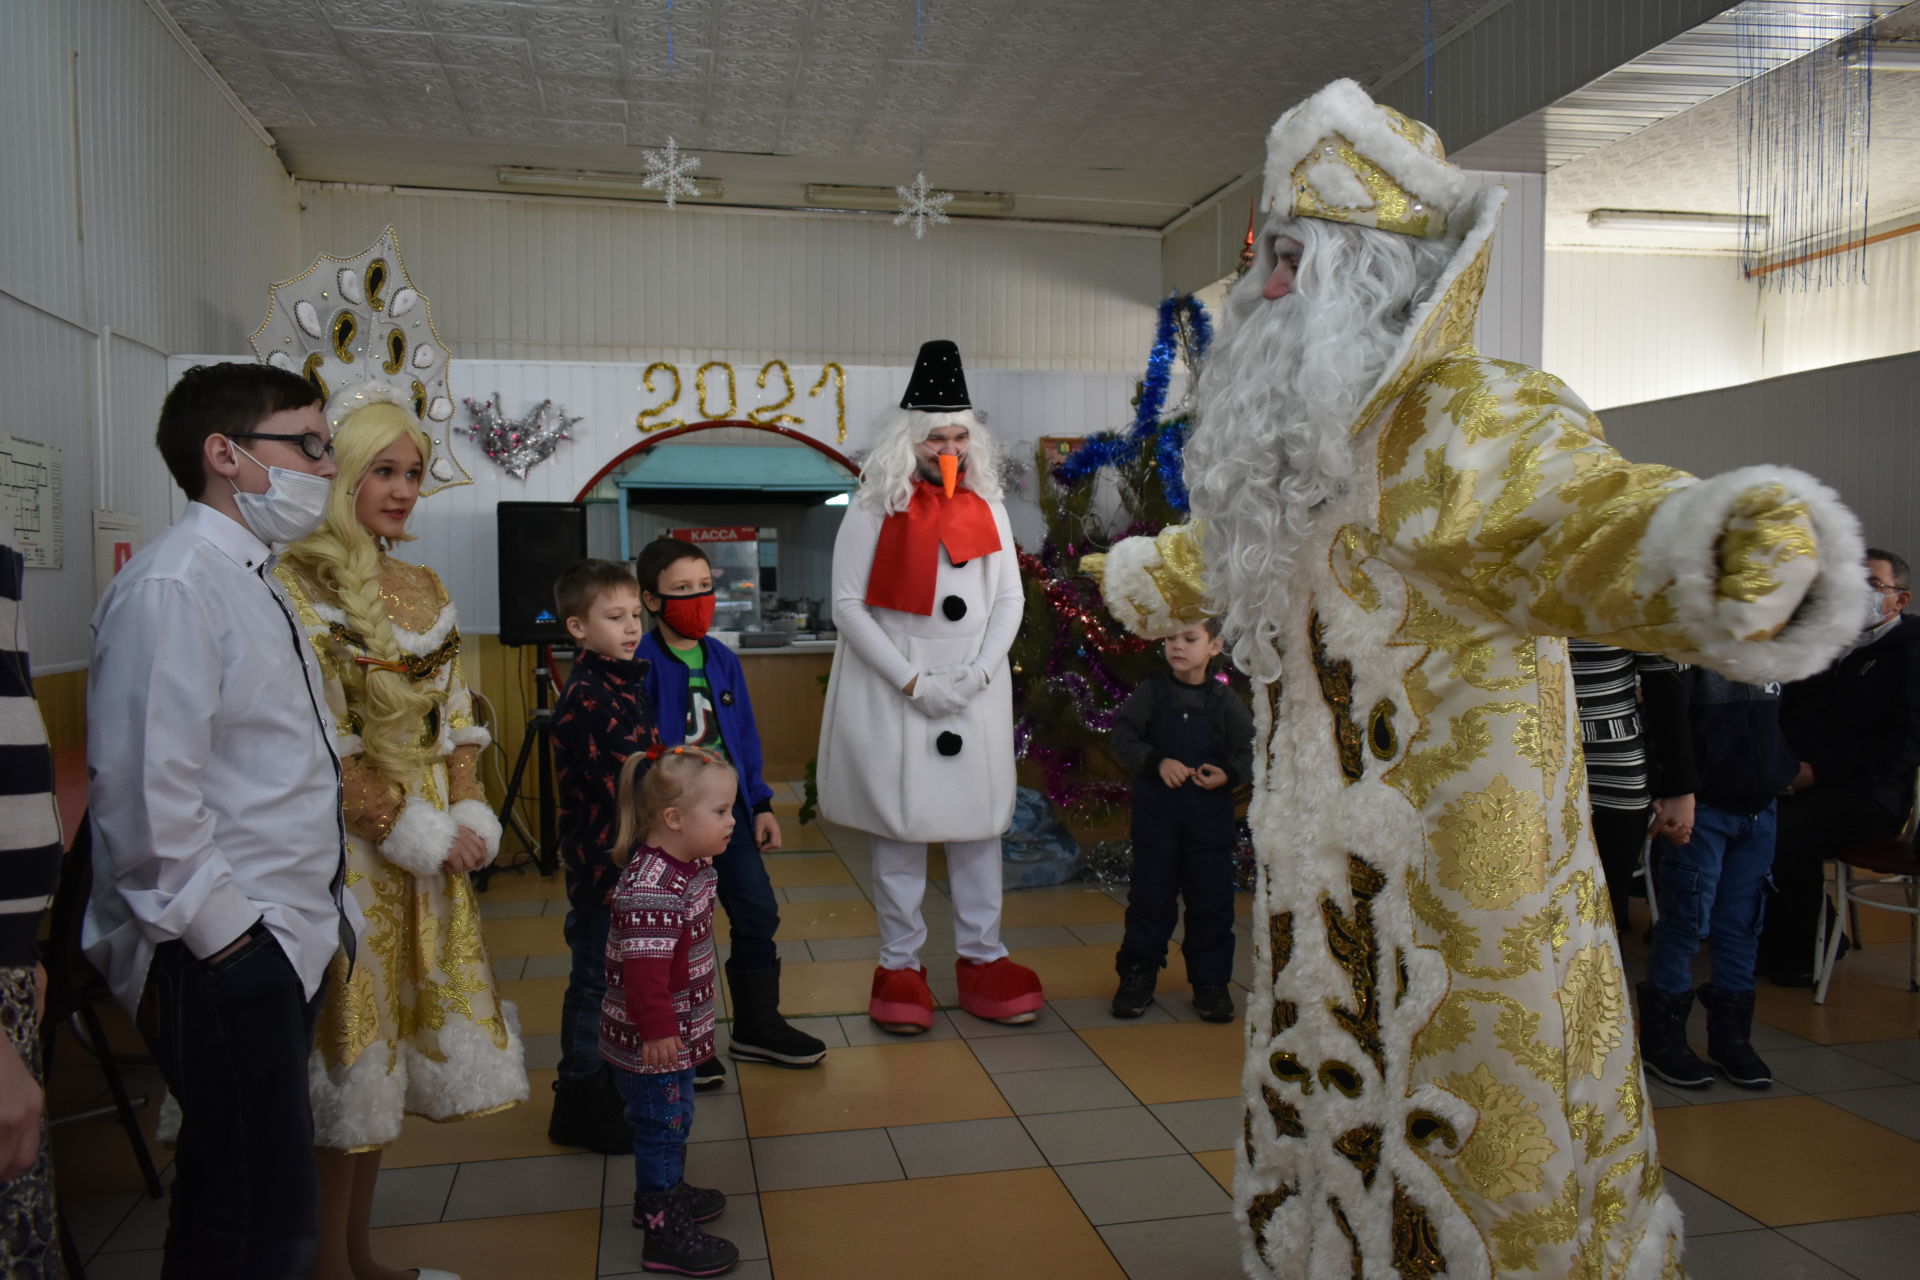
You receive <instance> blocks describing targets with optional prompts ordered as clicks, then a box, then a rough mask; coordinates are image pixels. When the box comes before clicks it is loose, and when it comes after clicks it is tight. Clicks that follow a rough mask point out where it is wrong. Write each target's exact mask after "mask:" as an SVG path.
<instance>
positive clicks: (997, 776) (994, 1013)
mask: <svg viewBox="0 0 1920 1280" xmlns="http://www.w3.org/2000/svg"><path fill="white" fill-rule="evenodd" d="M953 426H959V427H964V428H966V430H967V433H968V442H967V444H966V446H965V449H964V457H963V458H962V457H961V456H960V455H958V454H954V453H951V452H950V453H949V458H950V459H952V460H953V461H952V462H950V463H949V466H951V467H952V470H951V471H949V472H948V475H949V476H950V477H951V478H950V479H947V478H944V477H943V483H935V482H933V481H931V480H930V479H929V477H928V469H929V468H930V467H931V465H932V463H931V461H930V460H923V459H922V457H921V456H920V450H921V449H922V447H923V446H924V445H926V444H927V443H929V441H928V437H929V436H930V434H931V433H933V432H935V431H939V430H940V429H942V428H946V427H953ZM942 461H943V462H945V461H947V460H945V459H943V460H942ZM993 463H994V453H993V443H992V440H991V439H990V438H989V437H988V436H987V434H986V432H985V430H984V429H983V428H982V427H981V425H980V421H979V419H978V418H977V417H976V416H975V414H974V412H973V408H972V404H971V402H970V401H969V400H968V398H967V384H966V375H965V373H964V371H963V370H962V368H961V364H960V352H959V349H958V348H957V347H955V346H954V344H953V343H951V342H945V341H935V342H928V343H926V344H925V345H923V346H922V347H921V348H920V355H919V359H918V360H917V362H916V363H915V365H914V370H913V376H912V378H911V379H910V381H909V382H908V385H907V390H906V394H905V395H903V396H902V397H901V400H900V412H899V413H897V414H890V415H889V416H888V418H887V419H886V420H884V421H883V422H882V423H881V426H880V429H879V433H878V439H877V443H876V445H875V447H874V449H873V451H872V453H870V454H869V455H868V458H867V463H866V466H865V468H864V469H863V471H862V474H861V481H860V490H859V493H858V494H857V496H856V497H855V498H854V501H853V503H852V505H850V506H849V507H848V508H847V514H846V517H845V519H844V520H843V521H842V522H841V525H840V533H839V536H838V538H837V539H836V540H835V542H834V547H833V620H834V623H835V625H836V626H838V628H839V630H840V643H839V646H838V647H837V648H836V649H835V650H834V654H833V670H832V672H831V675H830V677H829V680H828V683H827V707H826V715H825V719H824V720H823V721H822V723H821V726H820V757H819V764H818V767H817V776H818V778H819V787H820V812H821V814H822V816H824V817H825V818H826V819H827V820H828V821H830V822H837V823H839V824H840V825H841V826H845V827H853V828H855V829H857V830H860V831H865V832H868V833H869V834H871V835H872V837H873V871H874V906H875V909H876V911H877V912H878V915H879V918H880V965H879V967H878V968H877V969H876V970H875V972H874V980H873V996H872V1000H871V1002H870V1003H869V1007H868V1012H869V1013H870V1015H871V1016H872V1017H873V1020H874V1021H875V1022H878V1023H880V1024H881V1025H882V1026H884V1027H887V1028H888V1029H889V1030H894V1031H899V1032H902V1033H905V1034H912V1033H913V1032H917V1031H924V1030H926V1029H927V1028H928V1027H930V1026H931V1025H932V1019H933V997H932V994H931V993H930V991H929V989H928V987H927V981H926V971H925V970H924V969H922V968H921V967H920V961H919V953H920V948H921V946H922V944H924V943H925V942H926V939H927V930H926V925H925V923H924V922H923V921H922V919H921V915H920V902H921V899H922V897H923V895H924V894H925V892H926V885H927V842H928V841H932V840H939V841H944V842H945V844H946V851H947V875H948V883H949V887H950V888H951V890H952V894H953V914H954V948H955V950H956V951H957V952H958V954H959V959H958V960H957V961H956V962H955V972H956V976H957V978H958V982H959V992H960V1007H961V1008H963V1009H965V1010H967V1011H968V1012H969V1013H972V1014H974V1015H976V1016H977V1017H982V1018H988V1019H993V1020H996V1021H1008V1022H1030V1021H1032V1020H1033V1018H1034V1016H1035V1014H1036V1012H1037V1011H1038V1010H1039V1008H1040V1005H1041V1004H1042V1003H1043V998H1042V996H1041V992H1040V981H1039V979H1038V978H1037V977H1036V976H1035V975H1034V973H1033V971H1032V970H1031V969H1028V968H1025V967H1024V966H1022V965H1018V964H1015V963H1014V962H1013V961H1011V960H1009V959H1007V949H1006V948H1005V947H1004V946H1002V945H1001V943H1000V892H1001V869H1000V837H1001V835H1002V834H1003V833H1004V832H1005V831H1006V829H1007V827H1008V825H1009V824H1010V823H1011V822H1012V820H1013V786H1014V783H1013V681H1012V677H1011V675H1010V674H1009V672H1008V668H1007V650H1008V648H1009V647H1010V646H1011V645H1012V644H1013V637H1014V633H1015V632H1017V631H1018V630H1019V629H1020V614H1021V610H1022V608H1023V605H1024V601H1023V598H1022V596H1021V590H1020V569H1019V564H1018V561H1017V558H1016V557H1017V551H1016V548H1015V546H1014V541H1013V531H1012V529H1011V527H1010V526H1009V525H1008V523H1007V512H1006V508H1005V507H1003V506H1002V505H1001V504H1000V501H999V498H1000V483H999V479H998V477H997V475H996V474H995V469H994V465H993ZM909 685H911V686H912V690H913V692H912V693H911V694H909V693H907V692H906V690H907V688H908V686H909Z"/></svg>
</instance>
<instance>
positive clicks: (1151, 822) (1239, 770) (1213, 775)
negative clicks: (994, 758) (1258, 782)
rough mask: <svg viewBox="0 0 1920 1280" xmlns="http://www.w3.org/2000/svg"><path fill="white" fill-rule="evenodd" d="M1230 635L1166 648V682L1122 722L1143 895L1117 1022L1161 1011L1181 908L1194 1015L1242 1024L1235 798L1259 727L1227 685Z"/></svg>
mask: <svg viewBox="0 0 1920 1280" xmlns="http://www.w3.org/2000/svg"><path fill="white" fill-rule="evenodd" d="M1220 651H1221V643H1220V623H1219V620H1218V619H1216V618H1209V619H1207V621H1206V622H1205V623H1204V624H1203V625H1200V626H1194V627H1189V628H1187V629H1186V630H1185V631H1182V632H1180V633H1179V634H1178V635H1174V636H1169V637H1168V638H1167V642H1166V656H1167V667H1168V670H1167V671H1165V672H1158V671H1156V672H1155V673H1153V675H1151V676H1149V677H1148V678H1147V679H1146V680H1145V681H1144V682H1143V683H1142V684H1141V685H1140V686H1139V687H1138V688H1137V689H1135V690H1134V691H1133V694H1132V696H1131V697H1129V698H1128V699H1127V701H1126V705H1125V706H1123V707H1121V709H1120V715H1119V717H1118V718H1117V719H1116V720H1115V721H1114V722H1113V740H1112V748H1113V754H1114V755H1115V756H1116V757H1117V758H1118V759H1119V761H1120V763H1121V764H1122V765H1124V766H1125V767H1126V768H1127V769H1128V770H1130V771H1131V772H1132V774H1133V830H1132V836H1133V883H1132V887H1131V888H1130V889H1129V890H1128V892H1127V930H1126V936H1125V938H1124V939H1123V940H1122V941H1121V943H1120V954H1119V956H1118V957H1117V959H1116V960H1115V968H1117V969H1118V970H1119V973H1120V988H1119V990H1118V991H1116V992H1115V993H1114V996H1113V1015H1114V1016H1115V1017H1116V1018H1137V1017H1139V1016H1140V1015H1141V1014H1142V1013H1144V1012H1145V1011H1146V1008H1147V1006H1148V1005H1150V1004H1152V1003H1153V988H1154V984H1155V981H1156V979H1157V978H1158V976H1159V972H1160V969H1161V968H1162V966H1164V965H1165V964H1166V962H1167V942H1168V940H1169V939H1171V938H1172V937H1173V926H1174V921H1175V920H1176V919H1177V918H1178V915H1179V911H1180V900H1181V898H1183V897H1184V898H1185V899H1186V903H1187V929H1186V937H1185V940H1184V941H1183V942H1182V943H1181V947H1180V950H1181V952H1182V954H1183V955H1185V957H1186V961H1187V981H1188V982H1189V983H1190V984H1192V986H1193V1007H1194V1008H1195V1009H1196V1010H1198V1011H1199V1014H1200V1016H1201V1017H1202V1018H1204V1019H1205V1020H1206V1021H1208V1022H1230V1021H1232V1019H1233V997H1232V996H1230V995H1228V994H1227V983H1228V981H1229V980H1230V979H1231V978H1232V976H1233V846H1234V843H1235V835H1236V832H1237V824H1236V823H1235V821H1234V814H1233V792H1234V788H1235V787H1237V786H1239V785H1240V784H1241V783H1243V782H1245V781H1247V779H1248V777H1249V776H1250V774H1251V773H1252V769H1253V716H1252V714H1251V713H1250V712H1249V711H1248V710H1247V704H1246V703H1245V702H1242V701H1241V700H1240V695H1239V694H1238V693H1236V692H1235V691H1234V690H1233V688H1232V687H1231V686H1230V685H1228V684H1227V683H1226V682H1225V681H1224V679H1215V678H1214V677H1213V675H1212V667H1213V662H1214V660H1215V659H1216V658H1218V657H1219V656H1220Z"/></svg>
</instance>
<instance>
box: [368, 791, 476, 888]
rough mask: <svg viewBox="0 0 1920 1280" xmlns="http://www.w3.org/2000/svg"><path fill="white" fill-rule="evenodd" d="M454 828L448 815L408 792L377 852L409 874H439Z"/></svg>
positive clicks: (451, 840)
mask: <svg viewBox="0 0 1920 1280" xmlns="http://www.w3.org/2000/svg"><path fill="white" fill-rule="evenodd" d="M458 829H459V828H458V825H457V824H456V823H455V822H454V820H453V817H452V815H450V814H446V813H442V812H441V811H440V810H438V809H436V808H434V807H433V806H432V805H430V804H428V803H427V802H426V801H425V800H422V799H421V798H420V797H419V796H408V797H407V803H406V806H405V807H404V808H402V809H401V810H400V819H399V821H397V822H395V823H394V824H393V830H391V831H389V832H388V833H387V838H386V839H385V840H382V841H381V842H380V856H381V857H383V858H385V859H386V860H387V861H388V862H391V863H392V864H393V865H394V866H396V867H398V868H400V869H401V870H402V871H405V872H408V873H410V874H412V875H416V876H435V875H439V874H440V871H441V868H442V867H443V865H444V864H445V863H446V860H447V850H449V849H451V848H452V847H453V837H454V833H455V831H457V830H458Z"/></svg>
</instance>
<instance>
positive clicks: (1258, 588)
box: [1186, 273, 1400, 680]
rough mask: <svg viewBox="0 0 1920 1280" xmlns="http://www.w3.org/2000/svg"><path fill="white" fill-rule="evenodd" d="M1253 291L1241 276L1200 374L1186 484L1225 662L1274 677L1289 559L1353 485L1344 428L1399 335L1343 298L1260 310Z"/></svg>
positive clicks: (1292, 300)
mask: <svg viewBox="0 0 1920 1280" xmlns="http://www.w3.org/2000/svg"><path fill="white" fill-rule="evenodd" d="M1263 285H1264V280H1263V279H1259V278H1256V273H1249V274H1248V276H1247V277H1245V278H1244V279H1242V280H1241V282H1240V284H1239V285H1237V286H1236V287H1235V288H1234V290H1233V292H1232V293H1231V294H1230V295H1229V296H1228V299H1227V306H1226V312H1227V321H1228V324H1229V325H1230V326H1231V330H1230V332H1229V333H1228V335H1227V336H1226V337H1224V338H1223V339H1222V340H1221V341H1220V342H1219V344H1218V345H1216V346H1215V347H1214V349H1213V353H1212V355H1211V356H1210V357H1209V358H1208V361H1207V366H1206V368H1205V370H1204V371H1203V372H1202V375H1201V379H1200V387H1199V395H1198V401H1197V404H1196V414H1195V419H1196V420H1195V428H1194V432H1193V435H1192V437H1191V438H1190V439H1189V441H1188V443H1187V446H1186V479H1187V484H1188V487H1189V489H1190V490H1191V492H1192V501H1193V515H1194V517H1195V518H1196V519H1198V520H1201V521H1203V522H1204V525H1205V539H1206V552H1207V569H1208V575H1209V580H1210V582H1211V586H1212V597H1213V607H1214V608H1215V609H1216V610H1217V611H1218V612H1220V613H1221V615H1222V616H1223V618H1224V620H1225V631H1226V634H1227V635H1228V637H1229V638H1230V640H1231V642H1232V644H1233V654H1234V659H1235V661H1236V662H1237V663H1238V664H1239V665H1240V667H1241V668H1242V669H1243V670H1246V671H1248V672H1249V673H1250V674H1252V675H1253V676H1254V677H1255V678H1257V679H1263V680H1271V679H1275V678H1277V677H1278V676H1279V674H1280V671H1279V661H1278V655H1277V654H1276V652H1275V647H1276V645H1277V643H1278V642H1279V640H1280V637H1281V628H1282V627H1283V626H1284V625H1285V622H1286V616H1287V610H1288V606H1289V598H1290V592H1289V583H1290V579H1291V578H1292V577H1293V576H1294V573H1295V572H1296V554H1297V552H1298V550H1299V548H1300V546H1301V544H1302V543H1303V542H1305V541H1306V540H1307V538H1308V535H1309V534H1310V533H1312V532H1313V530H1314V529H1315V527H1316V525H1317V524H1318V523H1319V521H1320V517H1322V516H1323V515H1324V514H1325V513H1327V512H1329V511H1331V510H1333V509H1334V508H1336V507H1337V506H1338V505H1339V501H1338V500H1339V499H1340V498H1341V497H1342V496H1343V495H1344V494H1345V493H1346V492H1347V491H1348V489H1349V487H1350V485H1351V483H1352V480H1353V477H1354V475H1355V470H1356V466H1357V460H1356V457H1355V452H1354V448H1353V442H1352V435H1351V428H1352V426H1353V419H1354V416H1355V415H1356V414H1357V413H1359V411H1360V409H1361V406H1362V404H1363V402H1364V398H1365V397H1366V396H1367V395H1368V393H1369V392H1371V391H1372V389H1373V388H1374V386H1375V385H1376V384H1377V383H1378V382H1379V380H1380V377H1381V375H1382V374H1383V373H1384V372H1385V369H1386V363H1387V360H1388V359H1389V357H1390V356H1391V355H1392V352H1393V349H1394V346H1395V344H1396V342H1397V340H1398V338H1399V332H1400V331H1399V329H1398V328H1395V327H1392V326H1387V325H1382V324H1380V323H1378V322H1377V321H1376V320H1374V319H1373V318H1372V317H1370V316H1369V315H1368V314H1367V310H1368V309H1367V308H1366V307H1365V306H1363V305H1362V304H1360V302H1359V301H1358V299H1357V298H1356V297H1355V295H1354V294H1353V293H1352V292H1350V291H1348V290H1345V289H1341V290H1338V291H1336V292H1335V293H1334V294H1333V295H1332V296H1322V297H1318V298H1315V297H1309V296H1307V295H1305V294H1301V293H1294V294H1290V295H1288V296H1287V297H1285V298H1281V299H1278V300H1272V301H1270V300H1267V299H1264V298H1262V297H1261V296H1260V290H1261V288H1262V287H1263Z"/></svg>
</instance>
